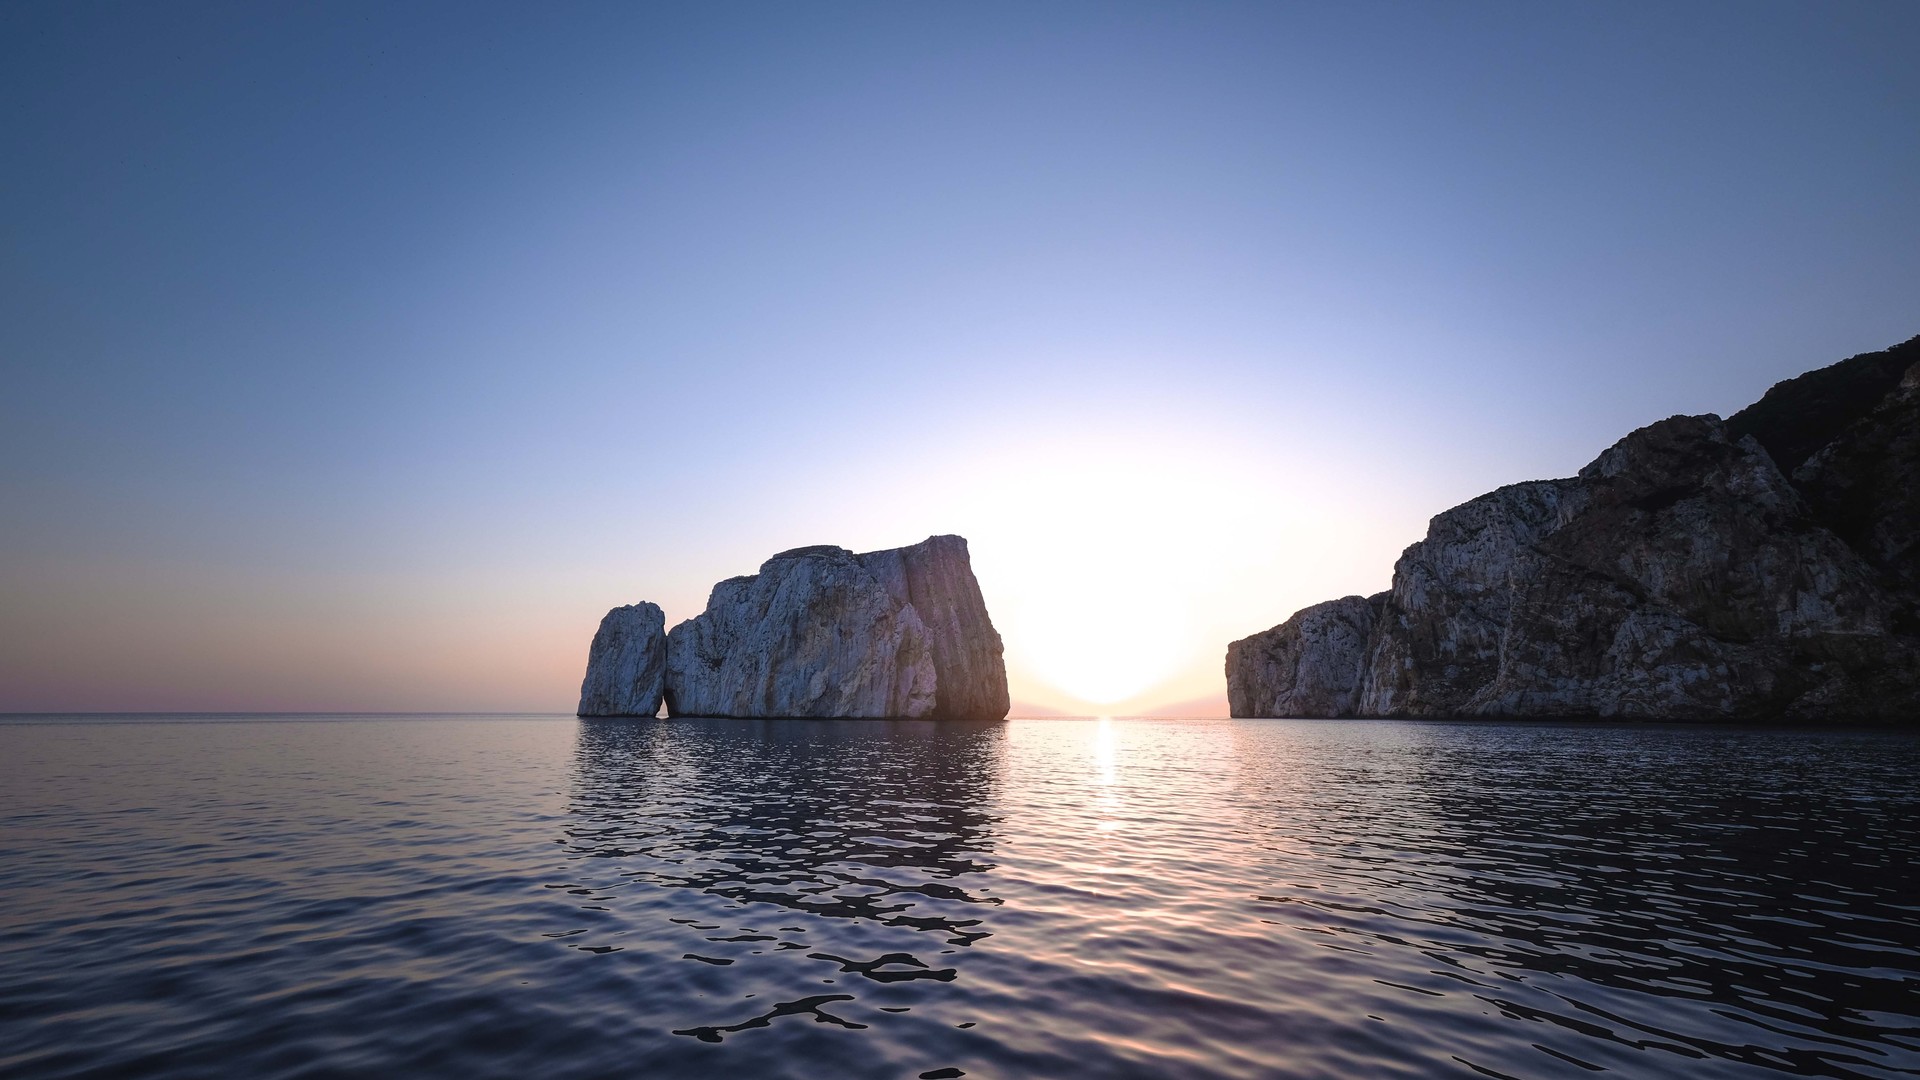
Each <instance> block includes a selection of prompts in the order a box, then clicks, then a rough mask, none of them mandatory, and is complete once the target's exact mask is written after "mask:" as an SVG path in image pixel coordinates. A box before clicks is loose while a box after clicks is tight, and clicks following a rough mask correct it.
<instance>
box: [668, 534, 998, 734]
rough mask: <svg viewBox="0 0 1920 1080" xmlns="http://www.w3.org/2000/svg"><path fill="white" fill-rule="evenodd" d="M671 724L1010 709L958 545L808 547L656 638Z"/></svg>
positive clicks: (973, 715) (716, 596)
mask: <svg viewBox="0 0 1920 1080" xmlns="http://www.w3.org/2000/svg"><path fill="white" fill-rule="evenodd" d="M666 703H667V711H668V713H669V714H670V715H674V716H742V717H762V716H765V717H772V716H814V717H909V718H915V717H928V718H938V719H993V720H998V719H1001V718H1003V717H1005V716H1006V714H1007V709H1008V697H1007V677H1006V668H1005V665H1004V664H1003V662H1002V660H1001V646H1000V636H999V635H998V634H997V633H995V632H994V629H993V623H992V621H991V620H990V619H989V618H988V616H987V609H986V604H985V602H984V601H983V600H982V598H981V596H980V587H979V585H978V583H977V582H976V581H975V580H974V577H973V569H972V565H971V562H970V560H969V558H968V553H967V543H966V541H965V540H963V539H961V538H960V537H957V536H936V537H932V538H930V539H928V540H926V541H924V542H922V543H919V544H915V545H913V546H911V547H905V548H896V549H892V550H887V551H876V552H869V553H867V554H864V555H856V554H854V553H853V552H850V551H847V550H845V549H844V548H837V547H808V548H798V549H795V550H793V551H787V552H782V553H781V554H779V555H775V556H774V557H773V558H771V559H768V560H767V561H766V563H765V564H763V565H762V566H761V567H760V572H759V573H758V574H754V575H752V576H750V577H738V578H730V579H728V580H726V581H723V582H721V583H720V584H718V585H716V586H714V588H713V593H712V595H711V596H710V597H709V599H708V601H707V609H706V611H704V612H703V613H701V614H700V615H698V616H695V617H694V618H692V619H689V620H687V621H686V622H683V623H681V624H680V625H678V626H676V627H674V628H673V631H672V632H671V633H670V634H668V635H667V662H666Z"/></svg>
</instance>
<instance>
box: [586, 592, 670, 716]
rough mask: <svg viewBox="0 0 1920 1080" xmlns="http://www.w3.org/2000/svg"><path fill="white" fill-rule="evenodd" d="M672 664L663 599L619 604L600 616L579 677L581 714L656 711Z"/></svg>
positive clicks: (645, 713) (636, 714)
mask: <svg viewBox="0 0 1920 1080" xmlns="http://www.w3.org/2000/svg"><path fill="white" fill-rule="evenodd" d="M666 668H667V620H666V616H665V615H664V614H662V613H661V611H660V606H659V605H658V604H649V603H644V602H643V603H638V604H630V605H628V606H626V607H617V608H614V609H613V610H612V611H609V612H607V614H606V617H605V618H603V619H601V620H600V629H599V630H598V631H597V632H596V633H595V634H594V635H593V644H592V645H591V646H589V647H588V649H587V677H586V678H585V679H584V680H582V682H581V683H580V710H579V715H581V716H653V715H655V714H656V713H658V712H659V711H660V700H661V695H662V692H663V689H664V682H663V676H664V675H665V674H666Z"/></svg>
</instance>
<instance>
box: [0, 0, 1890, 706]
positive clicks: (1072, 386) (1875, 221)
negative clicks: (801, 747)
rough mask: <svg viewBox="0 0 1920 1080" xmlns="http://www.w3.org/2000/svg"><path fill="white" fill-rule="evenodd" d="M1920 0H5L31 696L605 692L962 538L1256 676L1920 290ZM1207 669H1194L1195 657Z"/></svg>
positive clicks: (4, 188)
mask: <svg viewBox="0 0 1920 1080" xmlns="http://www.w3.org/2000/svg"><path fill="white" fill-rule="evenodd" d="M1916 55H1920V4H1915V3H1911V2H1904V0H1902V2H1890V3H1884V4H1855V3H1839V2H1822V3H1770V2H1765V0H1738V2H1730V3H1714V2H1708V0H1692V2H1689V3H1685V4H1655V3H1571V2H1570V3H1552V4H1540V3H1532V2H1526V3H1489V4H1414V3H1406V4H1384V5H1368V4H1360V3H1338V4H1336V3H1311V4H1286V3H1259V4H1247V5H1238V4H1228V3H1177V4H1175V3H1168V4H1122V3H1097V4H1075V3H1067V2H1048V3H1043V4H1033V3H1017V4H1006V5H994V4H985V3H965V4H960V3H954V4H944V5H936V4H901V3H887V4H876V5H871V6H868V5H840V4H770V5H765V6H759V5H747V4H685V5H678V6H668V5H641V4H630V3H619V4H605V5H593V6H566V5H554V4H515V5H503V6H498V7H490V6H487V5H482V4H475V3H465V2H463V3H458V4H445V5H432V4H426V3H403V4H395V3H385V2H382V3H372V4H365V5H354V4H347V3H328V4H308V5H286V4H256V3H233V4H226V5H201V4H190V3H184V2H182V3H165V4H136V3H129V4H124V5H94V4H85V3H54V2H32V0H26V2H14V3H9V4H5V5H0V710H39V709H73V710H93V709H103V710H112V709H156V710H163V709H236V710H243V709H286V710H309V709H340V710H379V709H418V710H442V709H444V710H467V709H486V710H520V709H538V710H552V711H565V710H570V709H571V708H572V706H573V703H574V701H575V698H576V695H577V692H578V686H579V679H580V674H581V670H582V668H583V666H584V662H585V657H586V647H587V642H588V639H589V638H590V637H591V635H592V633H593V629H594V627H595V625H596V623H597V622H598V619H599V617H600V615H601V614H603V613H604V612H605V610H606V609H607V608H609V607H611V606H613V605H616V604H621V603H629V602H632V601H635V600H640V599H651V600H654V601H657V602H658V603H660V604H661V605H662V606H663V607H664V608H665V609H666V611H667V616H668V620H669V622H670V623H671V622H677V621H679V620H680V619H683V618H686V617H689V616H691V615H693V614H695V613H697V612H698V610H699V609H700V607H701V606H702V605H703V604H704V601H705V596H706V591H707V589H708V588H709V586H711V584H712V583H713V582H714V581H717V580H719V579H720V578H723V577H727V576H730V575H733V574H739V573H747V572H751V571H752V570H753V569H754V568H755V567H756V566H757V565H758V564H759V563H760V561H761V560H762V559H764V558H765V557H766V556H767V555H769V554H772V553H773V552H775V551H778V550H781V549H784V548H788V547H794V546H798V545H802V544H814V543H837V544H841V545H844V546H847V547H851V548H855V549H858V550H865V549H870V548H875V547H890V546H895V545H899V544H904V543H912V542H915V541H918V540H920V539H922V538H924V537H925V536H927V535H928V534H930V533H936V532H957V533H960V534H962V535H965V536H967V537H968V538H969V539H970V540H971V542H972V548H973V554H974V562H975V568H976V570H977V572H978V574H979V577H980V581H981V586H982V588H983V590H984V591H985V593H986V597H987V601H988V605H989V607H990V608H991V610H992V611H993V614H994V617H995V621H996V623H997V624H998V625H999V628H1000V630H1001V633H1002V636H1003V637H1004V638H1005V639H1006V642H1007V647H1008V658H1009V663H1010V667H1011V678H1012V682H1013V692H1014V698H1015V700H1016V702H1018V703H1021V705H1020V706H1017V709H1016V711H1025V710H1027V709H1032V708H1035V707H1039V708H1051V709H1057V710H1063V711H1069V712H1079V713H1085V712H1101V711H1114V712H1125V711H1140V710H1148V709H1156V708H1171V709H1176V710H1180V709H1186V710H1190V711H1197V712H1200V713H1203V714H1204V713H1208V712H1218V713H1223V712H1224V685H1223V678H1222V675H1221V661H1222V656H1223V654H1224V650H1225V646H1226V643H1227V641H1229V640H1230V639H1232V638H1235V637H1239V636H1243V635H1245V634H1247V633H1250V632H1253V631H1256V630H1260V629H1264V628H1266V627H1267V626H1270V625H1272V624H1274V623H1277V622H1279V621H1280V620H1282V619H1283V618H1285V617H1286V616H1287V615H1288V614H1290V613H1291V612H1293V611H1294V610H1295V609H1297V608H1299V607H1301V606H1304V605H1305V604H1308V603H1313V602H1317V601H1319V600H1322V599H1328V598H1331V597H1334V596H1338V595H1342V594H1345V593H1352V592H1363V593H1364V592H1372V591H1376V590H1379V589H1382V588H1385V587H1386V585H1387V584H1388V581H1389V577H1390V574H1391V567H1392V563H1393V560H1394V558H1395V557H1396V556H1397V555H1398V553H1399V551H1400V549H1401V548H1402V547H1404V546H1405V545H1406V544H1408V543H1410V542H1412V541H1414V540H1416V539H1418V538H1419V536H1420V535H1421V533H1422V532H1423V531H1424V529H1425V523H1426V519H1427V518H1428V517H1430V516H1431V515H1433V514H1434V513H1436V512H1438V511H1440V510H1442V509H1445V508H1446V507H1448V506H1450V505H1452V504H1455V503H1457V502H1460V501H1461V500H1463V499H1466V498H1469V497H1471V496H1473V495H1476V494H1478V493H1480V492H1482V491H1485V490H1488V489H1490V488H1493V487H1496V486H1498V485H1500V484H1503V483H1509V482H1513V481H1518V480H1525V479H1534V478H1539V477H1545V476H1556V475H1566V474H1568V473H1571V472H1572V471H1574V470H1575V469H1577V468H1578V467H1579V466H1581V465H1582V464H1584V463H1585V462H1586V461H1587V460H1589V459H1590V458H1592V457H1593V456H1594V455H1595V454H1596V453H1597V452H1599V451H1600V450H1601V449H1603V448H1604V447H1606V446H1607V445H1608V444H1609V443H1611V442H1612V441H1614V440H1615V439H1616V438H1618V437H1619V436H1620V435H1622V434H1624V433H1625V432H1627V431H1628V430H1631V429H1632V428H1634V427H1636V426H1639V425H1641V424H1644V423H1647V422H1650V421H1652V420H1655V419H1658V418H1660V417H1663V416H1667V415H1670V414H1672V413H1676V412H1719V413H1722V414H1726V413H1729V412H1732V411H1733V410H1735V409H1737V408H1739V407H1740V406H1742V405H1744V404H1746V403H1748V402H1749V401H1751V400H1753V399H1754V398H1756V397H1758V396H1759V395H1760V394H1761V393H1762V392H1763V391H1764V390H1765V389H1766V388H1767V386H1768V385H1769V384H1771V383H1773V382H1774V381H1776V380H1778V379H1781V378H1784V377H1786V376H1789V375H1793V374H1796V373H1798V372H1800V371H1802V370H1804V369H1807V368H1810V367H1815V366H1819V365H1822V364H1826V363H1830V362H1832V361H1834V360H1838V359H1841V358H1842V357H1845V356H1847V355H1850V354H1853V353H1857V352H1863V351H1867V350H1870V349H1877V348H1882V347H1885V346H1887V345H1890V344H1893V343H1894V342H1896V341H1899V340H1902V339H1905V338H1907V337H1910V336H1912V335H1913V334H1915V333H1920V64H1917V63H1916V62H1915V57H1916ZM1194 702H1198V704H1188V703H1194Z"/></svg>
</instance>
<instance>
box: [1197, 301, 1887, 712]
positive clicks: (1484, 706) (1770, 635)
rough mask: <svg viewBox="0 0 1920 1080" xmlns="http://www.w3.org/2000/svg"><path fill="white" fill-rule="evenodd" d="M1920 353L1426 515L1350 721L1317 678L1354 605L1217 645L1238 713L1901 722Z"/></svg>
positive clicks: (1340, 644)
mask: <svg viewBox="0 0 1920 1080" xmlns="http://www.w3.org/2000/svg"><path fill="white" fill-rule="evenodd" d="M1916 343H1920V339H1916V341H1914V342H1908V343H1907V344H1906V345H1903V346H1900V347H1898V348H1897V349H1895V350H1889V352H1888V353H1875V354H1868V355H1867V356H1865V357H1855V358H1854V359H1853V360H1849V361H1845V362H1843V363H1842V364H1839V365H1834V367H1832V368H1827V369H1822V371H1818V372H1813V373H1811V374H1809V375H1807V376H1802V377H1801V378H1800V379H1795V380H1789V381H1788V382H1785V383H1781V384H1780V385H1779V386H1776V387H1775V388H1774V389H1773V390H1772V391H1770V392H1769V393H1768V395H1767V398H1766V399H1764V400H1763V401H1762V402H1761V403H1760V404H1758V405H1756V406H1754V407H1753V408H1751V409H1748V410H1746V411H1744V412H1743V413H1741V414H1740V415H1739V416H1738V417H1736V418H1735V420H1736V421H1737V422H1738V423H1737V424H1736V423H1735V422H1727V423H1723V422H1721V421H1720V420H1719V419H1718V418H1717V417H1713V416H1676V417H1672V418H1670V419H1667V420H1663V421H1661V422H1659V423H1657V424H1652V425H1649V426H1648V427H1645V428H1642V429H1640V430H1638V431H1636V432H1634V433H1633V434H1631V435H1629V436H1627V437H1626V438H1624V439H1622V440H1620V442H1618V443H1616V444H1615V445H1614V446H1613V447H1612V448H1610V449H1609V450H1607V451H1606V453H1604V454H1602V455H1600V457H1599V458H1598V459H1596V460H1595V461H1594V462H1593V463H1592V464H1591V465H1588V466H1587V467H1586V468H1585V469H1582V470H1581V471H1580V474H1579V475H1578V476H1576V477H1572V478H1569V479H1565V480H1548V481H1539V482H1535V483H1527V484H1516V485H1513V486H1511V487H1506V488H1501V489H1500V490H1498V491H1495V492H1492V493H1490V494H1488V495H1483V496H1481V497H1480V498H1478V499H1474V500H1473V501H1471V502H1468V503H1465V504H1463V505H1461V506H1458V507H1455V508H1454V509H1452V510H1448V511H1446V512H1445V513H1443V514H1440V515H1438V516H1437V517H1435V518H1434V519H1433V521H1432V523H1431V525H1430V527H1429V529H1428V532H1427V536H1426V538H1425V539H1424V540H1422V541H1421V542H1420V543H1417V544H1415V545H1413V546H1412V547H1410V548H1408V549H1407V550H1406V552H1405V553H1404V554H1403V555H1402V556H1401V558H1400V560H1399V562H1398V563H1397V564H1395V566H1394V577H1393V588H1392V590H1391V591H1390V593H1388V594H1387V596H1386V601H1385V603H1384V604H1383V605H1381V606H1380V607H1379V608H1378V609H1377V614H1376V617H1375V618H1374V619H1373V621H1372V623H1371V626H1370V629H1369V630H1368V641H1367V643H1366V645H1365V650H1366V653H1367V661H1366V665H1365V667H1366V670H1365V674H1364V676H1363V678H1362V679H1361V680H1360V683H1361V685H1360V686H1359V689H1358V691H1357V703H1356V704H1354V705H1352V706H1347V705H1346V704H1345V703H1346V702H1347V701H1348V700H1349V699H1348V697H1347V692H1348V685H1347V684H1346V683H1344V682H1342V681H1341V680H1340V679H1339V678H1338V677H1329V676H1324V675H1322V674H1320V673H1322V672H1345V671H1347V670H1350V668H1349V667H1348V666H1347V665H1348V663H1349V661H1350V658H1351V657H1352V655H1353V650H1354V646H1353V644H1352V638H1353V635H1354V630H1355V628H1356V627H1357V626H1358V625H1359V620H1360V618H1361V614H1360V613H1361V608H1360V607H1357V606H1356V604H1362V603H1363V602H1360V601H1358V598H1355V597H1349V598H1347V599H1346V600H1340V601H1334V602H1333V603H1332V604H1325V605H1320V606H1319V607H1316V608H1309V609H1307V610H1305V611H1303V612H1301V613H1300V614H1299V615H1296V616H1295V617H1294V618H1293V619H1290V620H1288V622H1286V623H1284V624H1282V625H1281V626H1279V627H1276V628H1275V629H1273V630H1271V631H1268V632H1267V633H1266V634H1262V635H1255V637H1253V638H1249V639H1246V640H1244V641H1240V642H1235V643H1234V644H1233V645H1232V646H1230V647H1229V649H1228V694H1229V701H1230V704H1231V707H1232V711H1233V714H1234V715H1235V716H1258V715H1267V716H1271V715H1288V714H1292V715H1318V716H1339V715H1361V716H1454V715H1479V716H1617V717H1638V718H1646V719H1737V720H1832V719H1870V720H1912V719H1914V718H1915V717H1916V716H1917V715H1920V640H1916V639H1915V638H1914V637H1913V636H1911V635H1912V633H1913V632H1914V627H1915V624H1916V622H1920V619H1916V606H1917V605H1916V602H1915V592H1916V590H1915V586H1916V582H1920V567H1916V559H1917V558H1920V548H1917V547H1916V545H1917V544H1920V494H1916V493H1917V492H1920V367H1908V368H1906V369H1904V370H1905V371H1906V374H1905V377H1904V380H1902V379H1901V378H1899V377H1895V378H1893V379H1889V378H1888V376H1887V368H1888V366H1889V364H1890V363H1891V361H1890V360H1889V359H1888V357H1889V356H1890V355H1894V354H1903V352H1913V351H1916ZM1896 358H1897V357H1896ZM1801 394H1804V395H1805V396H1806V409H1805V410H1804V411H1796V408H1795V403H1796V401H1797V400H1799V398H1798V397H1797V396H1796V395H1801ZM1769 439H1770V440H1771V442H1767V440H1769ZM1763 444H1764V445H1763ZM1782 462H1794V463H1795V465H1796V466H1797V469H1796V471H1795V472H1794V474H1793V480H1791V481H1790V480H1789V479H1788V477H1787V475H1785V474H1784V473H1783V471H1782V469H1781V467H1780V463H1782ZM1308 672H1311V673H1313V678H1312V679H1307V678H1304V677H1303V676H1304V675H1305V673H1308ZM1303 687H1305V688H1306V689H1304V690H1303V689H1302V688H1303Z"/></svg>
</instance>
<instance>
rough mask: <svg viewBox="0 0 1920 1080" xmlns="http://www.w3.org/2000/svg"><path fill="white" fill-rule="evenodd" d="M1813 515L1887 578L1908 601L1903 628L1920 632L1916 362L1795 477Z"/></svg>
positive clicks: (1919, 383) (1919, 392)
mask: <svg viewBox="0 0 1920 1080" xmlns="http://www.w3.org/2000/svg"><path fill="white" fill-rule="evenodd" d="M1793 478H1794V483H1795V485H1796V486H1798V487H1799V488H1800V490H1801V491H1802V492H1804V493H1805V494H1806V497H1807V502H1808V503H1809V504H1810V505H1811V507H1812V509H1813V512H1814V514H1815V516H1817V517H1819V518H1820V520H1821V522H1822V523H1823V524H1825V525H1826V526H1827V527H1828V528H1831V529H1832V530H1833V531H1834V532H1835V533H1837V534H1839V536H1840V538H1841V539H1843V540H1845V541H1847V542H1848V543H1849V544H1851V545H1853V548H1854V550H1856V551H1858V552H1860V554H1861V555H1863V556H1865V557H1866V559H1867V561H1869V562H1871V563H1873V564H1874V566H1875V567H1877V568H1878V569H1879V570H1880V571H1881V572H1882V573H1883V574H1885V575H1886V584H1887V585H1888V587H1889V588H1890V589H1892V590H1893V591H1894V592H1895V593H1896V594H1898V595H1900V596H1902V598H1903V599H1904V600H1905V601H1906V602H1905V603H1904V604H1903V605H1902V612H1901V630H1902V632H1904V633H1908V634H1914V633H1920V619H1917V618H1916V617H1915V611H1914V607H1915V604H1914V602H1913V601H1914V598H1915V595H1916V593H1920V362H1916V363H1915V364H1914V366H1913V367H1910V368H1908V369H1907V372H1906V377H1905V378H1904V379H1903V380H1902V381H1901V383H1900V385H1899V386H1898V387H1896V388H1895V390H1894V391H1893V392H1892V393H1890V394H1888V395H1887V397H1886V399H1885V400H1884V401H1882V402H1881V403H1880V405H1879V406H1878V407H1876V408H1875V409H1874V410H1873V411H1872V412H1870V413H1868V414H1867V415H1865V416H1863V417H1861V418H1860V419H1858V420H1856V421H1854V422H1853V423H1852V424H1849V425H1847V427H1846V428H1844V429H1843V430H1841V432H1840V433H1839V434H1838V435H1837V436H1835V437H1834V439H1833V441H1832V442H1830V443H1828V444H1827V445H1826V446H1825V447H1823V448H1822V449H1821V450H1819V451H1817V452H1816V453H1814V454H1813V455H1811V456H1810V457H1808V458H1807V460H1806V462H1805V463H1803V464H1802V465H1801V466H1800V467H1799V469H1797V470H1796V471H1795V472H1794V474H1793Z"/></svg>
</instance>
